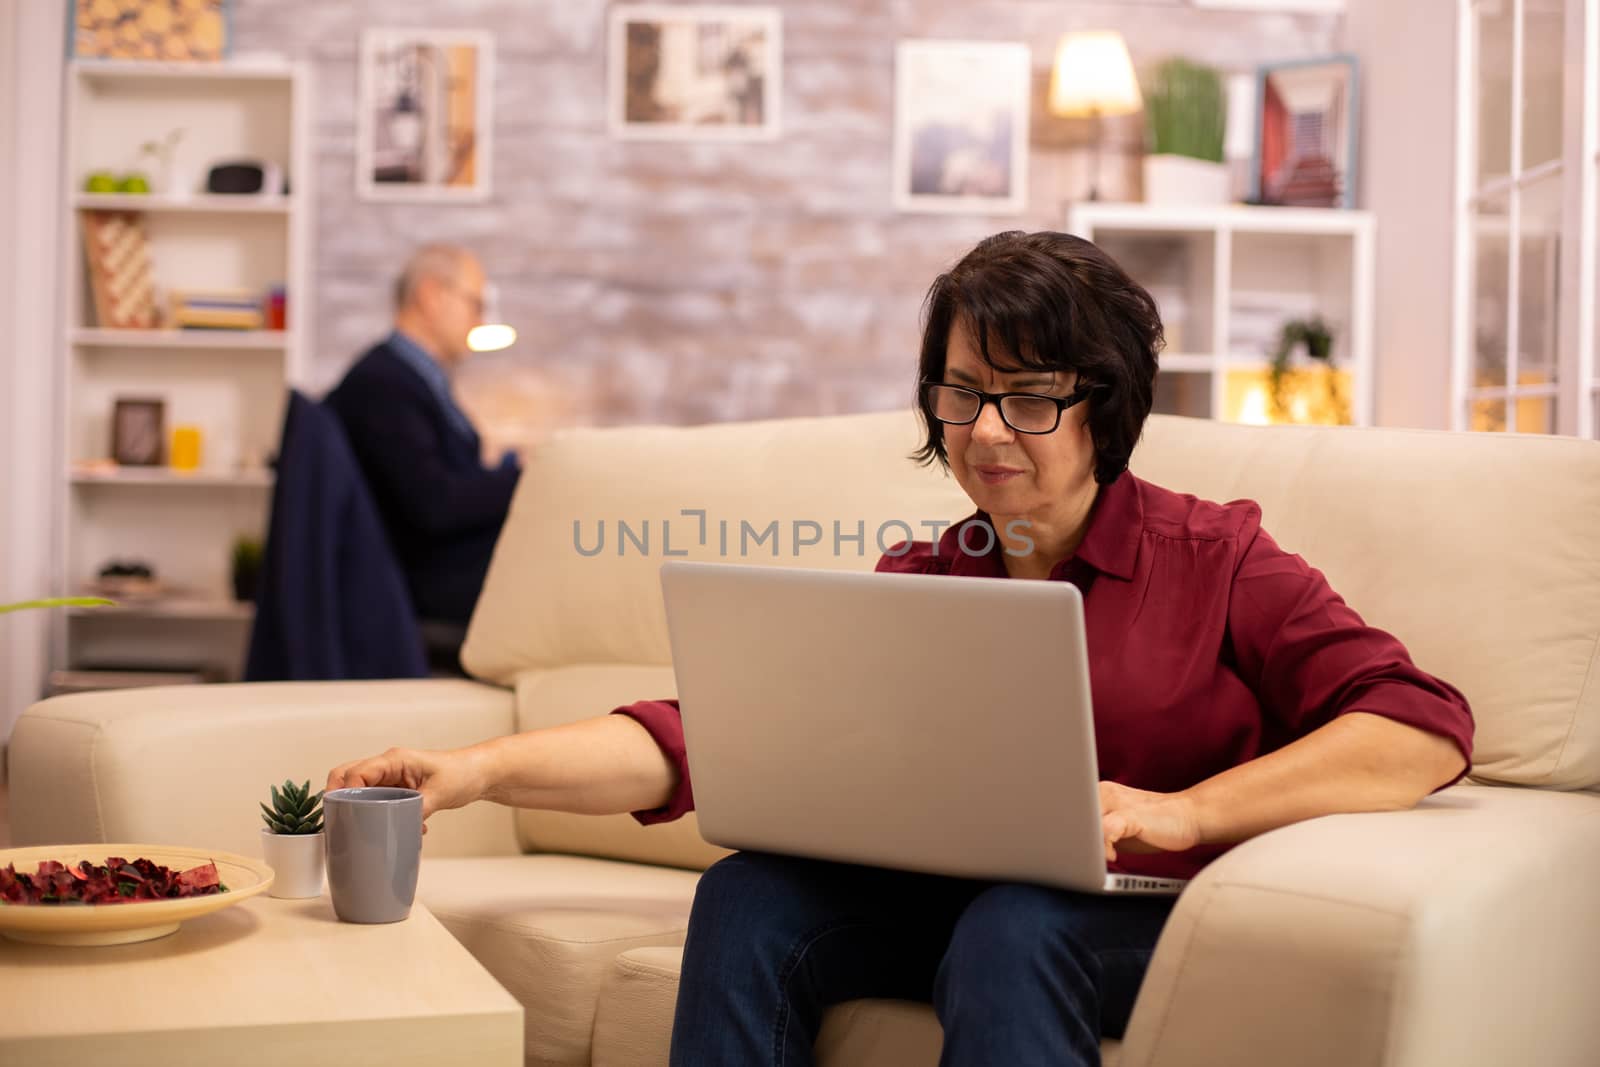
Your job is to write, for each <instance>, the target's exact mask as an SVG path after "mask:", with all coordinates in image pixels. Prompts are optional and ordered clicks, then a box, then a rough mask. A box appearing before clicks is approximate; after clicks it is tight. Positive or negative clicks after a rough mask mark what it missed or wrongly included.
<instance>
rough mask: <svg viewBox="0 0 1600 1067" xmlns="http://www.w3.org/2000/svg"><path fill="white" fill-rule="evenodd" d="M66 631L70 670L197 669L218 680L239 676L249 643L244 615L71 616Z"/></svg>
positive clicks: (231, 679) (237, 677)
mask: <svg viewBox="0 0 1600 1067" xmlns="http://www.w3.org/2000/svg"><path fill="white" fill-rule="evenodd" d="M156 623H159V625H157V624H156ZM67 634H68V639H69V641H70V642H71V645H72V654H73V660H74V663H73V666H74V668H75V669H80V670H82V669H91V670H92V669H113V670H122V669H130V668H132V669H143V670H163V671H184V672H187V671H197V672H202V673H204V674H205V675H206V676H207V677H208V678H214V679H216V680H217V681H224V682H233V681H239V680H240V679H241V677H242V675H243V673H244V661H245V654H246V652H247V650H248V648H249V642H250V627H249V626H248V625H246V620H244V619H240V620H236V621H222V622H219V621H218V620H216V619H210V618H162V619H159V620H157V619H152V618H151V617H150V616H131V617H130V616H118V615H109V614H108V615H73V616H69V617H68V619H67Z"/></svg>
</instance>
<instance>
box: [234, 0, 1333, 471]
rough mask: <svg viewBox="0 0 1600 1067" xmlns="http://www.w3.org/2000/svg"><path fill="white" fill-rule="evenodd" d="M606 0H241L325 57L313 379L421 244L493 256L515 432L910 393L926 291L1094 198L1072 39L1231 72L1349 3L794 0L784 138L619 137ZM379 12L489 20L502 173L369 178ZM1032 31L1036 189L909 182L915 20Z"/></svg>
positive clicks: (480, 362) (855, 402)
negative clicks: (998, 201)
mask: <svg viewBox="0 0 1600 1067" xmlns="http://www.w3.org/2000/svg"><path fill="white" fill-rule="evenodd" d="M608 6H609V5H608V4H605V3H602V2H599V0H450V2H449V3H445V2H444V0H383V2H381V3H378V2H365V3H339V4H333V3H327V2H325V0H235V2H234V11H235V15H234V32H235V49H236V51H238V52H250V51H273V52H281V53H284V54H286V55H289V56H292V57H295V58H301V59H307V60H309V61H310V62H311V63H312V64H313V66H314V71H315V77H316V87H315V92H316V102H317V106H316V119H315V155H316V158H317V164H318V172H317V175H316V178H317V197H318V204H317V233H316V249H315V285H316V294H315V295H316V325H317V336H316V340H315V356H314V359H313V364H314V371H313V377H314V380H313V382H312V384H313V385H314V386H316V387H318V388H325V387H327V386H330V385H331V384H332V383H333V382H334V381H335V380H337V378H338V376H339V375H340V374H341V373H342V371H343V369H344V368H345V366H347V365H348V363H349V361H350V359H351V358H352V357H353V356H354V355H355V354H356V353H357V352H359V351H360V350H361V349H362V348H363V347H364V346H365V345H367V344H369V343H370V342H371V341H372V340H374V339H375V338H376V337H377V336H379V335H381V333H382V332H384V330H385V329H386V328H387V322H388V314H389V311H388V304H387V301H388V293H389V282H390V279H391V277H392V275H393V273H394V271H395V269H396V265H397V264H398V262H399V261H400V260H401V259H403V257H404V256H405V254H406V252H407V251H408V250H409V249H410V248H411V247H412V246H413V245H415V244H417V243H419V242H422V241H427V240H445V239H448V240H455V241H461V242H463V243H466V244H468V245H470V246H472V247H473V248H475V249H476V250H477V251H478V252H479V253H480V255H481V256H482V257H483V259H484V261H485V263H486V265H487V267H488V270H489V273H490V275H491V277H492V278H493V279H494V280H495V281H496V282H497V283H498V285H499V288H500V292H501V298H502V299H501V303H502V317H503V318H505V319H506V320H507V321H510V322H511V323H513V324H514V325H516V326H517V328H518V330H519V331H520V334H521V337H520V340H519V341H518V343H517V344H516V345H515V346H514V347H513V348H511V349H509V350H507V351H506V352H503V353H498V354H493V355H484V356H480V357H477V358H476V359H475V360H474V362H473V363H472V364H471V365H469V366H468V367H467V368H466V370H465V371H464V372H463V374H462V376H461V380H460V382H459V389H460V392H461V395H462V397H463V401H464V403H465V404H466V405H467V406H468V407H469V408H470V409H471V410H472V411H473V413H474V415H475V416H476V417H477V418H478V419H479V421H480V423H482V424H483V425H484V427H485V429H486V431H487V433H488V435H489V436H491V437H492V438H494V439H495V440H496V441H498V442H504V443H514V442H520V441H531V440H537V439H538V438H539V437H540V436H542V435H543V434H544V433H546V432H548V431H549V430H550V429H552V428H554V427H556V426H560V425H568V424H576V423H592V424H611V423H622V422H671V423H691V422H703V421H711V420H725V419H747V418H762V417H768V416H777V415H802V414H821V413H831V412H845V411H864V410H874V409H883V408H890V407H894V406H898V405H901V404H904V403H906V402H908V400H909V397H910V389H911V374H912V361H913V358H914V353H915V350H916V342H917V313H918V309H919V305H920V301H921V298H922V294H923V292H924V291H925V290H926V288H927V285H928V283H929V282H930V281H931V280H932V278H933V276H934V275H935V274H936V273H937V272H938V271H939V269H940V268H941V267H942V266H944V265H946V264H948V263H949V262H950V261H951V260H952V259H953V258H954V257H956V256H958V255H959V254H960V253H961V252H962V251H964V250H965V249H966V248H967V247H969V246H970V245H971V244H972V243H973V242H974V241H976V240H977V239H978V238H980V237H982V236H984V235H985V234H988V233H991V232H994V231H996V230H1001V229H1012V228H1024V229H1040V228H1048V227H1052V226H1059V225H1060V224H1061V220H1062V219H1063V205H1064V204H1065V203H1066V202H1067V200H1068V199H1069V198H1071V197H1073V196H1077V195H1081V194H1082V192H1083V190H1084V188H1085V187H1086V186H1085V180H1084V175H1085V173H1086V164H1087V160H1088V155H1087V153H1086V151H1085V150H1084V146H1085V144H1086V138H1087V134H1088V124H1087V123H1074V122H1066V121H1063V120H1060V119H1055V118H1052V117H1051V116H1049V115H1046V114H1044V113H1043V107H1042V93H1043V86H1044V83H1045V79H1046V76H1047V71H1048V66H1049V63H1050V60H1051V57H1052V55H1053V52H1054V47H1055V42H1056V39H1057V37H1058V36H1059V35H1060V34H1061V33H1062V32H1064V31H1067V30H1072V29H1091V28H1102V27H1110V28H1115V29H1118V30H1120V31H1121V32H1122V33H1123V35H1124V37H1125V38H1126V39H1127V41H1128V46H1129V49H1130V51H1131V52H1132V53H1133V58H1134V62H1135V63H1136V64H1137V65H1140V66H1143V65H1145V64H1147V63H1151V62H1154V61H1156V60H1159V59H1161V58H1163V57H1165V56H1167V55H1170V54H1174V53H1182V54H1185V55H1188V56H1190V57H1192V58H1196V59H1200V60H1204V61H1206V62H1210V63H1213V64H1215V65H1217V66H1219V67H1222V68H1223V69H1225V70H1230V71H1232V70H1252V69H1253V68H1254V67H1255V65H1256V64H1257V63H1258V62H1261V61H1264V60H1278V59H1286V58H1294V57H1298V56H1307V55H1316V54H1320V53H1325V52H1329V51H1334V50H1337V47H1338V45H1339V44H1340V37H1341V34H1342V27H1341V21H1342V20H1340V19H1339V18H1337V17H1329V16H1313V15H1288V14H1261V13H1252V12H1228V11H1218V10H1203V9H1196V8H1193V7H1191V6H1189V4H1188V2H1187V0H1110V2H1100V3H1058V2H1046V0H887V2H876V0H804V2H800V0H792V2H784V3H777V4H775V5H773V6H777V7H779V8H780V9H781V10H782V11H783V20H784V21H783V42H784V56H783V60H784V69H783V102H782V120H783V136H782V138H781V139H780V140H779V141H778V142H776V143H771V144H754V145H751V144H744V145H717V144H705V143H699V144H686V143H643V142H625V141H616V140H612V139H610V138H609V137H608V136H607V133H606V128H605V65H606V56H605V24H606V12H607V8H608ZM365 26H425V27H431V28H440V29H455V28H468V29H487V30H491V31H492V32H493V34H494V39H495V47H496V55H495V85H494V108H495V123H494V138H495V142H494V175H493V190H494V196H493V199H492V200H491V201H489V202H488V203H487V204H481V205H473V206H466V205H449V206H430V205H424V204H372V203H365V202H362V201H359V200H357V199H356V197H355V179H354V137H355V107H356V99H355V98H356V57H357V51H358V40H359V34H360V31H361V30H362V28H363V27H365ZM913 37H928V38H950V39H968V40H999V41H1022V42H1026V43H1027V44H1028V45H1029V46H1030V47H1031V48H1032V50H1033V62H1034V66H1035V81H1036V87H1035V107H1034V117H1033V130H1032V135H1031V137H1030V141H1031V142H1032V143H1031V165H1030V174H1029V187H1030V203H1029V205H1028V211H1027V212H1026V213H1025V214H1022V215H1012V216H973V217H944V216H936V215H925V214H916V215H913V214H899V213H896V212H895V211H894V210H893V209H892V208H891V206H890V177H889V176H890V156H891V150H890V145H891V131H892V125H893V109H894V84H893V57H894V47H895V43H896V42H897V41H899V40H902V39H905V38H913ZM1139 136H1140V129H1139V126H1138V123H1137V121H1124V122H1119V123H1117V124H1115V125H1114V126H1113V128H1111V129H1109V130H1108V131H1107V137H1108V139H1109V140H1110V141H1112V142H1114V143H1117V144H1122V145H1125V146H1127V149H1128V151H1127V153H1126V154H1125V155H1119V154H1118V153H1117V152H1116V151H1114V150H1113V151H1111V152H1110V153H1109V154H1108V157H1107V161H1106V171H1107V173H1106V176H1105V177H1104V178H1103V179H1102V186H1103V189H1104V191H1105V193H1106V195H1107V196H1108V197H1109V198H1117V197H1118V195H1119V192H1121V193H1123V194H1127V193H1130V192H1132V191H1133V190H1131V189H1130V188H1129V185H1128V182H1129V180H1131V179H1132V178H1133V177H1134V176H1135V175H1136V173H1137V166H1136V158H1135V151H1136V148H1135V146H1136V145H1137V143H1138V139H1139Z"/></svg>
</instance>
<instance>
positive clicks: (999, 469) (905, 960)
mask: <svg viewBox="0 0 1600 1067" xmlns="http://www.w3.org/2000/svg"><path fill="white" fill-rule="evenodd" d="M1161 344H1162V332H1161V321H1160V318H1159V315H1158V314H1157V311H1156V306H1155V303H1154V301H1152V300H1151V298H1150V296H1149V294H1147V293H1146V292H1145V291H1144V290H1143V289H1142V288H1140V287H1139V286H1138V285H1137V284H1135V283H1134V282H1133V281H1132V280H1131V279H1130V278H1129V277H1128V276H1127V275H1126V274H1125V273H1123V271H1122V270H1121V269H1120V268H1119V267H1118V266H1117V265H1116V264H1115V263H1114V262H1113V261H1112V260H1111V259H1110V258H1109V257H1108V256H1107V255H1106V254H1105V253H1103V252H1102V251H1100V250H1099V249H1098V248H1096V247H1095V246H1094V245H1092V244H1090V243H1088V242H1086V241H1082V240H1079V239H1077V238H1074V237H1069V236H1066V235H1063V234H1055V233H1037V234H1023V233H1004V234H1000V235H998V236H995V237H991V238H989V239H987V240H985V241H983V242H982V243H981V244H979V245H978V246H977V247H976V248H974V249H973V250H972V251H971V252H970V253H968V254H967V256H966V257H965V258H963V259H962V260H961V261H960V262H959V263H958V264H956V266H955V267H954V268H953V269H952V270H950V271H949V272H948V273H946V274H943V275H941V276H940V277H939V278H938V279H937V280H935V282H934V283H933V287H932V289H931V290H930V292H929V294H928V300H927V307H926V315H925V328H924V333H923V339H922V352H921V359H920V366H919V367H918V376H919V385H918V393H917V395H918V399H919V403H920V406H921V412H922V416H923V419H924V421H925V423H926V427H927V441H926V443H925V444H924V446H923V448H922V450H921V453H920V458H921V459H923V460H924V461H926V462H931V461H934V460H937V461H938V462H939V463H941V464H943V465H944V466H946V467H947V468H948V469H949V470H950V472H951V473H952V474H953V475H954V476H955V478H956V481H957V482H959V483H960V485H961V487H962V489H964V490H965V491H966V493H967V495H968V496H969V497H971V499H972V502H973V504H974V505H976V507H977V509H978V511H977V514H976V516H975V519H976V520H977V521H978V522H980V523H987V524H989V525H990V526H991V528H992V530H993V531H994V533H995V534H996V536H995V538H994V539H993V544H994V548H993V550H992V551H991V552H989V553H988V554H987V555H978V556H974V555H971V554H969V552H968V551H965V550H963V548H962V546H960V545H958V544H957V543H956V541H955V538H956V537H957V536H959V532H960V529H961V527H960V526H956V527H952V528H951V529H950V530H949V531H947V532H946V533H945V535H944V538H943V539H942V542H941V543H940V544H938V545H933V544H928V543H914V544H911V545H909V546H908V545H904V544H902V545H899V546H896V547H895V548H894V549H891V551H890V552H889V553H888V554H887V555H885V556H884V558H883V559H882V560H881V561H880V562H879V564H878V569H880V570H886V571H915V572H919V573H927V574H959V575H969V576H982V577H991V578H1013V579H1017V578H1031V579H1039V580H1044V581H1064V582H1072V583H1073V584H1075V585H1077V586H1078V587H1079V588H1080V589H1081V590H1082V591H1083V594H1084V611H1085V617H1086V623H1087V630H1088V640H1089V658H1090V673H1091V678H1092V687H1093V698H1094V709H1095V724H1096V732H1097V742H1098V748H1099V764H1100V770H1101V773H1102V774H1103V775H1104V776H1105V780H1104V781H1103V782H1102V783H1101V788H1100V800H1101V809H1102V813H1103V814H1102V822H1103V826H1104V834H1105V847H1106V857H1107V859H1108V860H1110V861H1112V863H1113V865H1114V868H1115V869H1119V870H1124V871H1131V872H1134V873H1141V874H1155V875H1163V876H1172V877H1188V876H1191V875H1193V874H1194V873H1195V872H1196V871H1198V870H1199V869H1200V868H1201V867H1202V866H1203V865H1204V864H1205V863H1206V862H1207V861H1208V860H1209V859H1211V858H1213V857H1215V856H1216V855H1217V854H1219V853H1220V852H1221V851H1223V850H1224V849H1225V848H1226V847H1227V846H1228V845H1230V844H1232V843H1234V842H1238V841H1242V840H1245V839H1246V838H1249V837H1252V836H1254V835H1256V834H1260V833H1265V832H1266V831H1268V830H1271V829H1274V828H1276V827H1280V826H1285V825H1288V824H1290V823H1293V822H1297V821H1299V820H1302V819H1309V818H1313V817H1315V816H1318V815H1327V814H1332V813H1335V812H1356V811H1384V810H1394V809H1401V808H1407V807H1410V806H1412V805H1413V804H1415V803H1416V802H1417V801H1418V800H1420V799H1421V798H1422V797H1424V796H1426V795H1427V794H1428V793H1429V792H1430V791H1432V790H1435V789H1438V788H1440V787H1442V786H1444V785H1446V784H1449V783H1451V782H1453V781H1455V780H1456V779H1458V778H1460V777H1461V775H1462V774H1464V773H1465V771H1466V769H1467V766H1468V760H1469V758H1470V755H1471V743H1472V719H1471V715H1470V713H1469V711H1468V709H1467V704H1466V701H1465V700H1464V699H1463V698H1462V696H1461V694H1460V693H1458V692H1457V691H1456V690H1455V689H1453V688H1451V687H1450V686H1449V685H1446V684H1445V683H1444V682H1441V681H1439V680H1438V679H1436V678H1433V677H1432V676H1430V675H1428V674H1425V673H1424V672H1422V671H1420V670H1418V669H1417V668H1416V666H1414V665H1413V664H1412V662H1411V659H1410V657H1409V656H1408V655H1407V653H1406V650H1405V649H1404V648H1403V647H1402V646H1401V644H1400V642H1399V641H1397V640H1396V639H1395V638H1393V637H1391V636H1390V635H1388V634H1386V633H1383V632H1382V631H1379V630H1376V629H1373V628H1372V627H1369V626H1367V625H1365V624H1364V623H1363V622H1362V621H1361V618H1360V617H1359V616H1358V615H1357V614H1356V613H1355V612H1354V611H1352V610H1351V609H1350V608H1349V607H1348V606H1346V605H1345V603H1344V601H1343V600H1341V599H1340V598H1339V596H1338V595H1337V594H1336V593H1334V591H1333V590H1332V589H1331V588H1329V586H1328V584H1327V582H1326V581H1325V580H1324V578H1323V577H1322V575H1321V574H1320V573H1319V572H1318V571H1316V570H1313V569H1312V568H1311V567H1309V566H1308V565H1307V564H1306V563H1305V561H1303V560H1302V559H1300V558H1299V557H1298V556H1295V555H1292V554H1290V553H1287V552H1285V551H1284V550H1283V549H1281V548H1279V547H1278V545H1277V544H1276V543H1275V542H1274V541H1273V540H1272V538H1271V537H1270V536H1268V535H1267V533H1266V531H1264V530H1263V529H1262V528H1261V512H1260V509H1259V508H1258V507H1257V506H1256V505H1255V504H1253V503H1250V502H1248V501H1237V502H1234V503H1230V504H1214V503H1209V502H1206V501H1202V500H1197V499H1195V498H1194V497H1191V496H1185V495H1183V494H1180V493H1175V492H1171V491H1169V490H1166V489H1162V488H1160V487H1158V486H1155V485H1151V484H1150V483H1148V482H1144V481H1141V480H1140V479H1138V478H1136V477H1134V476H1133V475H1132V474H1131V473H1129V471H1128V469H1127V468H1128V458H1129V455H1130V454H1131V453H1132V451H1133V447H1134V444H1135V443H1136V442H1137V441H1138V439H1139V434H1140V432H1141V430H1142V427H1143V424H1144V420H1145V417H1146V416H1147V415H1148V414H1149V411H1150V406H1151V397H1152V388H1153V385H1154V381H1155V375H1156V354H1157V352H1158V351H1159V349H1160V347H1161ZM975 540H976V539H975ZM1005 625H1006V621H1005V620H1004V619H946V620H942V623H941V627H940V636H941V637H942V638H943V639H944V640H945V641H946V642H947V643H948V645H949V647H950V649H951V652H952V654H956V655H959V654H960V651H961V648H962V644H963V642H962V630H963V629H964V628H966V627H974V626H1005ZM1017 669H1019V670H1025V669H1027V665H1026V664H1018V665H1017ZM359 784H366V785H378V784H385V785H387V784H404V785H408V786H411V787H414V788H419V789H421V790H422V792H423V795H424V810H425V812H432V811H437V810H439V809H441V808H452V807H458V806H461V805H463V804H467V803H470V802H472V801H474V800H479V799H488V800H493V801H497V802H500V803H503V804H511V805H516V806H522V807H546V808H556V809H560V810H565V811H576V812H596V813H598V812H620V811H633V812H635V813H636V815H637V816H638V817H639V818H640V819H641V820H643V821H646V822H651V821H661V820H664V819H672V818H676V817H678V816H679V815H681V814H682V813H684V812H685V811H688V810H690V809H691V808H692V807H693V794H692V792H691V789H690V782H689V780H688V772H687V765H686V763H685V760H684V742H683V732H682V728H681V724H680V722H679V719H678V710H677V706H676V704H675V703H674V702H671V701H647V702H643V703H639V704H635V705H632V706H630V707H626V708H620V709H618V711H617V713H615V714H612V715H610V716H605V717H602V718H598V719H594V720H590V721H587V722H582V723H577V724H573V725H570V726H563V727H558V728H555V729H550V730H541V731H534V732H530V733H526V734H522V735H518V736H513V737H506V738H500V739H497V740H494V741H491V742H487V743H485V744H482V745H478V746H474V747H472V748H468V749H464V750H460V751H456V752H448V753H439V752H413V751H403V750H394V751H390V752H388V753H385V754H384V755H382V756H378V757H375V758H372V759H368V760H362V761H359V762H357V763H353V764H349V765H346V766H344V767H340V768H338V769H337V770H335V771H334V772H333V773H332V774H330V775H329V778H328V787H329V788H337V787H340V786H347V785H359ZM1172 903H1173V902H1172V900H1171V899H1169V898H1128V897H1104V896H1091V895H1086V894H1080V893H1073V892H1067V891H1061V890H1054V889H1045V888H1041V887H1037V886H1026V885H1007V884H988V883H981V882H973V881H967V880H960V879H950V878H937V877H932V876H929V875H923V874H910V873H904V872H897V871H886V870H879V869H874V868H866V867H857V866H851V865H845V864H834V863H824V862H818V861H812V860H802V859H796V858H792V857H782V856H771V855H761V854H752V853H737V854H735V855H733V856H730V857H728V858H727V859H724V860H722V861H721V862H719V863H717V864H715V865H713V866H712V867H711V868H710V869H709V870H707V871H706V873H705V875H704V877H703V878H702V879H701V881H700V883H699V887H698V889H697V891H696V894H695V900H694V907H693V911H692V914H691V917H690V921H689V933H688V938H687V943H686V945H685V949H684V960H683V973H682V980H681V984H680V987H679V994H678V1007H677V1017H676V1021H675V1024H674V1029H673V1041H672V1062H673V1063H675V1064H679V1065H682V1067H708V1065H716V1064H739V1065H749V1064H802V1063H809V1062H811V1058H812V1053H811V1046H812V1042H813V1040H814V1039H815V1037H816V1035H817V1031H818V1028H819V1027H820V1025H821V1020H822V1015H823V1012H824V1010H825V1009H826V1008H827V1006H828V1005H830V1004H834V1003H838V1002H840V1001H845V1000H851V999H854V998H858V997H894V998H903V999H912V1000H921V1001H927V1002H931V1003H932V1004H933V1006H934V1008H935V1010H936V1011H937V1013H938V1016H939V1020H940V1023H941V1024H942V1026H943V1029H944V1053H943V1056H942V1062H943V1063H946V1064H979V1063H984V1064H988V1063H1004V1064H1008V1065H1012V1067H1020V1065H1027V1064H1046V1063H1048V1064H1095V1063H1098V1062H1099V1042H1100V1039H1101V1037H1102V1036H1113V1037H1115V1036H1120V1035H1121V1033H1122V1031H1123V1028H1124V1026H1125V1025H1126V1023H1127V1020H1128V1016H1129V1013H1130V1012H1131V1010H1132V1007H1133V1002H1134V998H1135V996H1136V994H1137V993H1138V989H1139V984H1140V982H1141V980H1142V979H1143V976H1144V971H1145V968H1146V965H1147V964H1148V962H1149V958H1150V955H1151V953H1152V951H1153V950H1154V948H1155V944H1156V939H1157V937H1158V936H1159V935H1160V932H1161V927H1162V924H1163V922H1164V921H1165V920H1166V917H1167V914H1168V912H1169V911H1170V909H1171V907H1172Z"/></svg>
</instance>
